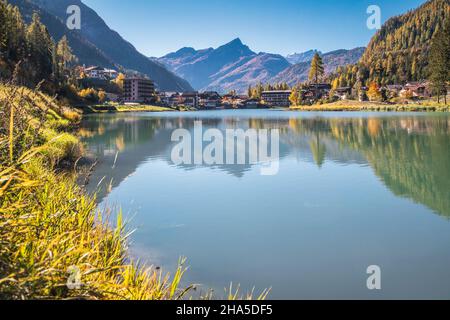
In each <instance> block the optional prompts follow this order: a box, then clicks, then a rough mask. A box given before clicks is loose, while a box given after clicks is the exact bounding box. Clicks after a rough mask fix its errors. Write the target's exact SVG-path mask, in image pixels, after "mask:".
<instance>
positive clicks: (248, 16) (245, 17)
mask: <svg viewBox="0 0 450 320" xmlns="http://www.w3.org/2000/svg"><path fill="white" fill-rule="evenodd" d="M82 1H83V2H84V3H85V4H87V5H88V6H90V7H91V8H93V9H94V10H96V11H97V13H98V14H99V15H100V16H101V17H102V18H103V19H104V20H105V21H106V23H107V24H108V25H109V26H110V27H111V28H112V29H114V30H116V31H118V32H119V33H120V34H121V35H122V36H123V37H124V38H125V39H127V40H128V41H130V42H131V43H132V44H133V45H134V46H136V48H137V49H138V50H139V51H141V52H142V53H144V54H146V55H148V56H158V57H159V56H163V55H165V54H167V53H169V52H172V51H176V50H178V49H180V48H182V47H194V48H196V49H203V48H208V47H214V48H215V47H218V46H220V45H222V44H225V43H227V42H229V41H231V40H233V39H234V38H237V37H239V38H241V40H242V42H244V43H245V44H247V45H248V46H249V47H250V48H251V49H252V50H253V51H256V52H260V51H264V52H270V53H280V54H283V55H287V54H290V53H294V52H303V51H307V50H309V49H319V50H321V51H323V52H327V51H331V50H335V49H342V48H344V49H350V48H354V47H359V46H365V45H366V44H367V43H368V42H369V40H370V38H371V36H372V35H373V34H374V31H373V30H369V29H368V28H367V27H366V21H367V18H368V16H369V15H368V14H367V13H366V10H367V7H368V6H369V5H372V4H375V5H378V6H379V7H380V8H381V13H382V21H383V22H384V21H386V20H387V19H388V18H389V17H392V16H394V15H398V14H401V13H404V12H406V11H408V10H409V9H413V8H416V7H418V6H419V5H420V4H422V3H424V2H425V0H320V1H318V0H131V1H123V0H82Z"/></svg>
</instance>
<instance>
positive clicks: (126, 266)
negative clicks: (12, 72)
mask: <svg viewBox="0 0 450 320" xmlns="http://www.w3.org/2000/svg"><path fill="white" fill-rule="evenodd" d="M80 119H81V117H80V114H79V113H78V112H77V111H75V110H72V109H70V108H68V107H60V106H59V105H58V104H57V103H56V102H55V100H54V99H52V98H50V97H48V96H46V95H44V94H42V93H40V92H39V91H38V90H30V89H27V88H23V87H17V86H14V85H12V84H0V299H102V300H104V299H114V300H116V299H129V300H166V299H183V298H185V297H188V296H189V297H190V298H192V292H193V289H194V286H193V285H191V286H187V287H181V285H180V283H181V281H182V278H183V276H184V274H185V272H186V268H185V267H184V265H185V260H184V259H181V260H180V263H179V267H178V268H177V269H176V270H175V272H174V274H173V275H170V274H169V273H164V272H163V271H161V270H159V269H158V270H157V269H154V268H152V267H150V268H146V267H145V266H142V265H140V264H139V263H133V262H131V260H130V257H129V256H128V254H127V252H128V250H127V249H128V248H127V238H128V236H129V234H130V233H127V230H126V227H125V225H124V223H123V222H122V216H121V214H118V218H117V221H115V222H114V223H112V222H111V221H109V218H108V217H109V216H108V214H105V213H104V212H101V211H99V210H98V209H97V207H96V205H95V199H94V198H93V197H89V196H87V195H86V194H85V192H84V190H83V189H81V188H80V187H79V186H78V185H77V184H76V178H77V175H76V173H74V172H70V171H64V170H61V169H60V166H61V163H62V162H64V161H68V162H76V159H77V158H78V157H80V156H81V154H82V152H83V150H82V146H81V144H80V142H79V141H78V139H77V138H76V137H75V136H73V135H72V134H70V132H65V131H64V130H66V129H68V128H70V127H71V126H72V124H73V123H75V122H76V121H79V120H80ZM57 169H58V170H57ZM112 226H114V227H112ZM225 294H226V297H227V298H228V299H232V300H236V299H252V298H253V292H250V293H249V294H246V295H241V294H240V290H239V287H237V289H233V287H230V289H229V292H228V293H227V292H226V293H225ZM267 294H268V291H267V290H265V291H264V292H263V293H262V294H261V295H260V296H259V297H258V299H265V298H266V297H267ZM197 298H200V299H212V298H215V297H214V296H213V294H212V293H211V292H210V293H208V294H205V295H197Z"/></svg>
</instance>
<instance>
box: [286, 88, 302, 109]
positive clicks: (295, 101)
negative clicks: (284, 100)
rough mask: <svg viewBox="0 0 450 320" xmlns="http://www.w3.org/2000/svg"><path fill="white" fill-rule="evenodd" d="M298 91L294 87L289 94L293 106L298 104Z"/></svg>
mask: <svg viewBox="0 0 450 320" xmlns="http://www.w3.org/2000/svg"><path fill="white" fill-rule="evenodd" d="M300 97H301V96H300V93H299V92H298V90H297V88H294V89H293V90H292V93H291V95H290V96H289V101H290V102H291V104H292V105H293V106H298V105H299V102H300Z"/></svg>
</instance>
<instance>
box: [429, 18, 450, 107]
mask: <svg viewBox="0 0 450 320" xmlns="http://www.w3.org/2000/svg"><path fill="white" fill-rule="evenodd" d="M430 81H431V83H432V87H433V91H434V93H435V94H436V95H437V97H438V102H440V96H441V95H444V101H445V103H446V104H447V82H449V81H450V19H449V20H447V22H446V24H445V26H444V28H442V29H441V30H439V32H438V33H437V34H436V36H435V37H434V39H433V42H432V45H431V52H430Z"/></svg>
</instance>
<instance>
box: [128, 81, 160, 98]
mask: <svg viewBox="0 0 450 320" xmlns="http://www.w3.org/2000/svg"><path fill="white" fill-rule="evenodd" d="M123 89H124V93H123V100H124V102H125V103H149V102H152V101H154V100H155V84H154V83H153V81H152V80H149V79H144V78H127V79H125V80H124V83H123Z"/></svg>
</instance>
